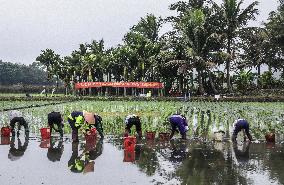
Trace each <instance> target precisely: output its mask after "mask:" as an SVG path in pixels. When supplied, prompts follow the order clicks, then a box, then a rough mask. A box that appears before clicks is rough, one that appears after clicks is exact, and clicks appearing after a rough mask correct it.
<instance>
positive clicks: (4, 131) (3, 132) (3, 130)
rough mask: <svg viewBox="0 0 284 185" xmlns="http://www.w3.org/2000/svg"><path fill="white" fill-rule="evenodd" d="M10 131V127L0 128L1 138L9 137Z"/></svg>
mask: <svg viewBox="0 0 284 185" xmlns="http://www.w3.org/2000/svg"><path fill="white" fill-rule="evenodd" d="M10 133H11V129H10V127H2V128H1V136H3V137H10Z"/></svg>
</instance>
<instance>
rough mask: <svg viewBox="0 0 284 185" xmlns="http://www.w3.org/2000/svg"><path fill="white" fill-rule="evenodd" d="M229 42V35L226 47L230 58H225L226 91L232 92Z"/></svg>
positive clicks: (230, 40)
mask: <svg viewBox="0 0 284 185" xmlns="http://www.w3.org/2000/svg"><path fill="white" fill-rule="evenodd" d="M231 42H232V39H231V38H230V37H229V38H228V47H227V53H228V54H230V58H228V59H227V62H226V70H227V88H228V92H229V93H232V92H233V89H232V85H231V76H230V68H231V58H232V56H231Z"/></svg>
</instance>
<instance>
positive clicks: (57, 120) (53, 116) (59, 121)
mask: <svg viewBox="0 0 284 185" xmlns="http://www.w3.org/2000/svg"><path fill="white" fill-rule="evenodd" d="M47 117H48V125H49V127H50V132H51V133H52V129H54V130H55V131H56V132H59V134H60V137H61V138H62V137H63V118H62V115H61V114H60V112H51V113H49V114H48V116H47ZM54 125H57V129H56V128H55V127H54Z"/></svg>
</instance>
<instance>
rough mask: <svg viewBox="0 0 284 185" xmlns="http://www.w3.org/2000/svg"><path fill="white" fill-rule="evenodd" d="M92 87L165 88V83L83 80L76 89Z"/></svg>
mask: <svg viewBox="0 0 284 185" xmlns="http://www.w3.org/2000/svg"><path fill="white" fill-rule="evenodd" d="M92 87H134V88H155V89H161V88H164V84H163V83H160V82H81V83H76V84H75V88H76V89H82V88H92Z"/></svg>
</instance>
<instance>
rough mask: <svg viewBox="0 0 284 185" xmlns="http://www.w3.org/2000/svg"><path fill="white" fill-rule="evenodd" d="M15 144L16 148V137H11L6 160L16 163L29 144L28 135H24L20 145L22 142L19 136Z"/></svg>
mask: <svg viewBox="0 0 284 185" xmlns="http://www.w3.org/2000/svg"><path fill="white" fill-rule="evenodd" d="M17 143H18V145H17V146H16V137H15V135H14V136H12V137H11V141H10V150H9V154H8V158H9V159H10V160H11V161H16V160H18V159H20V158H21V157H23V156H24V154H25V151H26V150H27V147H28V144H29V134H28V133H27V134H26V135H25V139H24V144H22V141H21V139H20V138H19V136H18V137H17Z"/></svg>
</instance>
